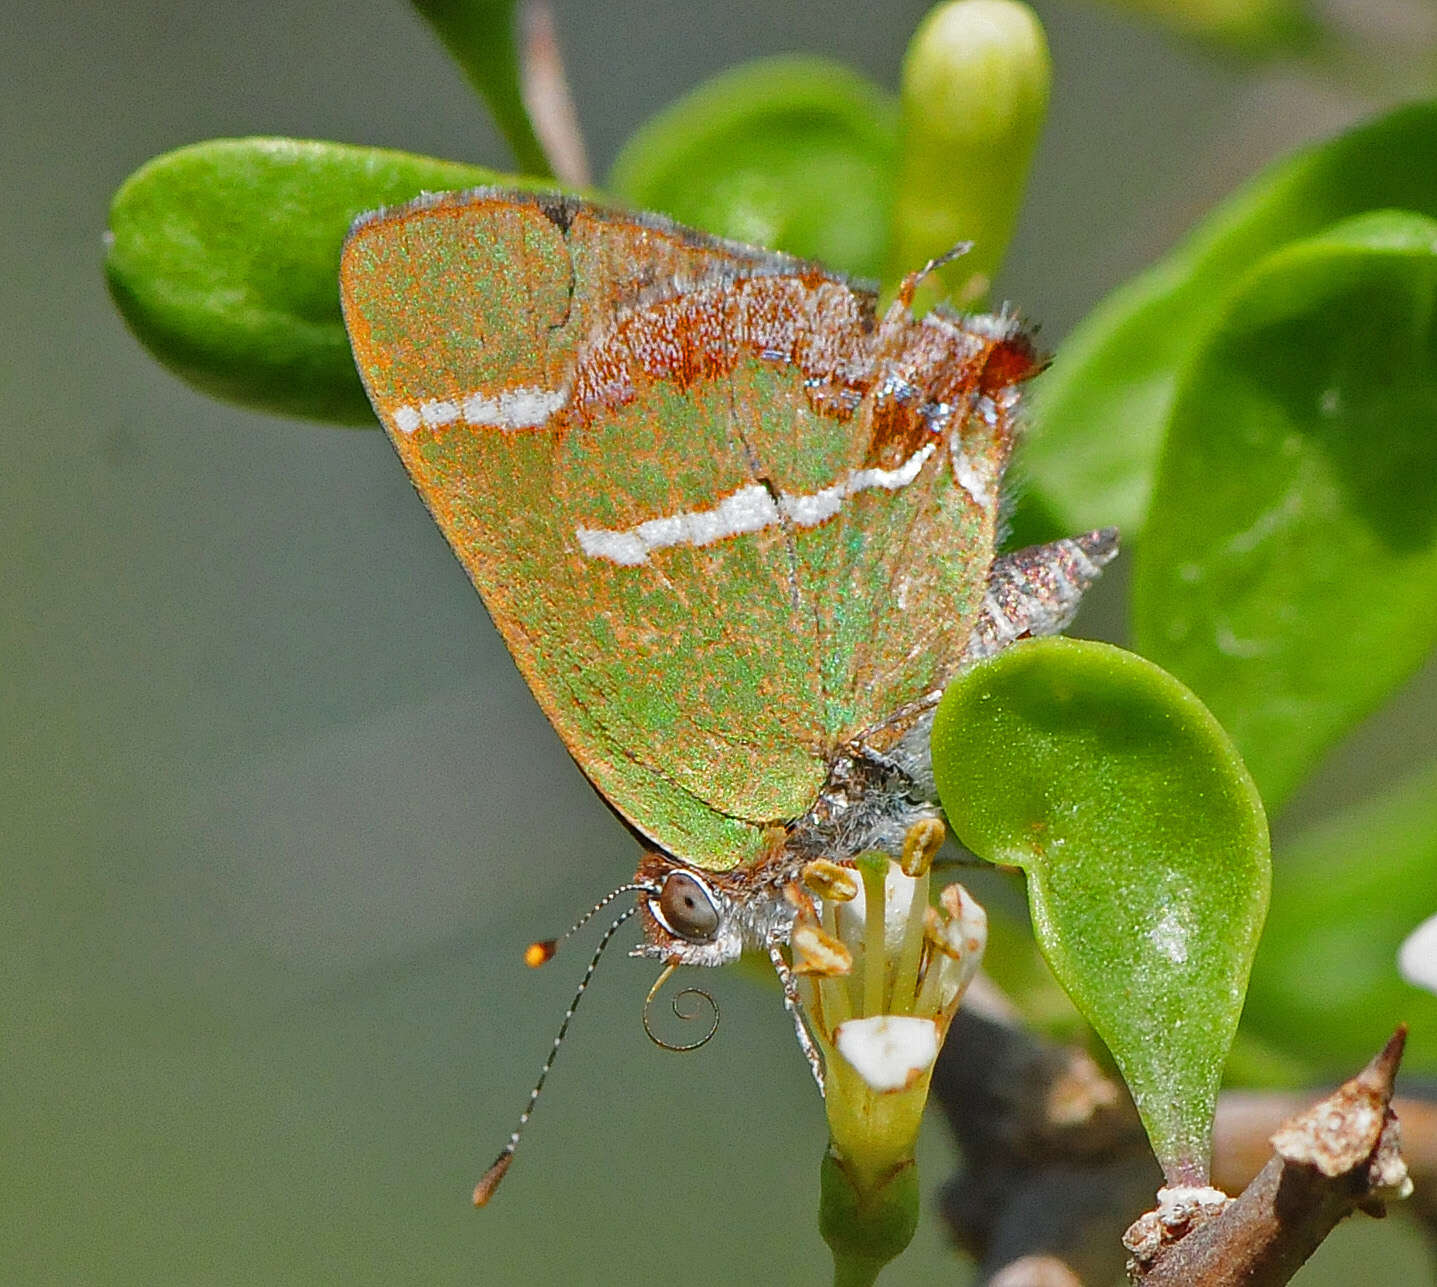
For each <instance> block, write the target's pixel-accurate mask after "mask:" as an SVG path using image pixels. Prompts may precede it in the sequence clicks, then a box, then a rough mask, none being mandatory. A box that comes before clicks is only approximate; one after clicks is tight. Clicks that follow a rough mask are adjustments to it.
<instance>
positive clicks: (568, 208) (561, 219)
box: [535, 193, 580, 236]
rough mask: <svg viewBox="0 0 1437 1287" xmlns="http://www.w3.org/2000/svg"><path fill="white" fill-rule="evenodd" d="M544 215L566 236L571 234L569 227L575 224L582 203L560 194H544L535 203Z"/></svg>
mask: <svg viewBox="0 0 1437 1287" xmlns="http://www.w3.org/2000/svg"><path fill="white" fill-rule="evenodd" d="M535 204H536V205H537V206H538V207H539V209H540V210H541V211H542V212H543V215H544V217H545V218H546V219H548V221H549V222H550V223H552V224H553V225H554V227H556V228H557V229H558V230H559V231H560V232H562V233H563V234H564V235H565V236H567V235H568V233H569V226H570V225H571V224H572V223H573V222H574V216H575V215H576V214H577V213H578V211H579V206H580V202H578V201H577V200H575V199H574V198H572V197H565V196H561V195H560V194H558V193H544V194H542V195H541V196H539V197H538V198H537V200H536V202H535Z"/></svg>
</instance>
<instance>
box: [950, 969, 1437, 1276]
mask: <svg viewBox="0 0 1437 1287" xmlns="http://www.w3.org/2000/svg"><path fill="white" fill-rule="evenodd" d="M1397 1053H1399V1047H1398V1046H1394V1045H1392V1044H1389V1047H1388V1049H1387V1050H1386V1051H1384V1055H1383V1056H1379V1059H1378V1060H1377V1061H1374V1065H1373V1067H1372V1068H1369V1069H1368V1070H1367V1071H1366V1072H1365V1073H1364V1074H1362V1076H1360V1077H1359V1078H1357V1079H1355V1080H1354V1082H1352V1083H1349V1085H1348V1086H1347V1087H1344V1088H1343V1089H1342V1090H1340V1091H1339V1092H1338V1093H1337V1095H1336V1096H1334V1097H1333V1098H1332V1099H1331V1100H1327V1101H1324V1102H1323V1103H1322V1104H1320V1105H1318V1106H1317V1107H1316V1108H1311V1107H1310V1105H1311V1102H1312V1101H1311V1098H1310V1096H1304V1095H1300V1094H1286V1093H1273V1092H1265V1093H1257V1092H1229V1093H1227V1094H1224V1095H1223V1096H1222V1098H1221V1100H1220V1101H1219V1106H1218V1115H1217V1123H1216V1129H1215V1133H1214V1162H1213V1174H1214V1183H1216V1184H1217V1185H1218V1186H1220V1187H1221V1188H1223V1189H1225V1190H1226V1191H1227V1192H1230V1193H1231V1192H1236V1191H1238V1190H1240V1189H1242V1188H1244V1187H1245V1186H1246V1185H1248V1182H1249V1181H1251V1180H1252V1179H1253V1177H1254V1176H1255V1175H1257V1174H1258V1172H1259V1171H1261V1170H1262V1168H1263V1167H1264V1165H1265V1164H1266V1163H1268V1162H1269V1159H1272V1148H1273V1145H1272V1142H1271V1140H1272V1137H1273V1136H1274V1135H1275V1134H1276V1133H1278V1132H1279V1131H1280V1129H1281V1128H1282V1126H1283V1124H1284V1123H1285V1122H1287V1121H1289V1120H1290V1119H1294V1118H1296V1119H1297V1120H1298V1121H1299V1122H1301V1121H1307V1122H1308V1123H1309V1126H1310V1125H1311V1123H1312V1122H1313V1121H1315V1120H1317V1119H1318V1118H1321V1116H1322V1114H1323V1113H1324V1112H1330V1110H1331V1105H1332V1103H1333V1102H1334V1100H1335V1101H1336V1102H1338V1103H1339V1105H1340V1104H1342V1103H1345V1102H1347V1099H1346V1098H1344V1097H1350V1094H1351V1088H1352V1087H1356V1086H1363V1087H1370V1086H1371V1084H1372V1081H1371V1079H1372V1077H1373V1076H1378V1077H1379V1079H1380V1077H1381V1076H1382V1075H1383V1074H1382V1071H1381V1070H1382V1069H1383V1068H1385V1067H1386V1066H1387V1065H1386V1064H1384V1063H1383V1062H1382V1060H1383V1058H1384V1057H1385V1058H1387V1059H1388V1060H1391V1059H1393V1058H1395V1056H1396V1054H1397ZM1374 1070H1377V1071H1376V1072H1374ZM1392 1070H1393V1071H1395V1064H1393V1065H1392ZM1364 1078H1366V1079H1367V1080H1365V1081H1364ZM1378 1084H1379V1094H1378V1100H1379V1101H1380V1102H1382V1103H1383V1104H1384V1106H1385V1105H1386V1102H1387V1101H1386V1100H1383V1099H1382V1097H1381V1096H1382V1092H1381V1085H1380V1080H1379V1083H1378ZM1360 1093H1363V1094H1366V1093H1369V1091H1362V1092H1360ZM1385 1094H1386V1095H1387V1096H1388V1097H1389V1098H1390V1094H1391V1088H1390V1084H1389V1085H1388V1086H1387V1088H1386V1091H1385ZM933 1099H934V1102H936V1103H938V1104H940V1105H941V1106H942V1108H943V1111H944V1113H945V1115H946V1116H947V1119H948V1122H949V1125H950V1126H951V1128H952V1130H953V1132H954V1134H955V1135H956V1136H957V1138H958V1142H959V1145H960V1147H961V1150H962V1153H963V1157H964V1163H965V1165H964V1169H963V1171H962V1172H961V1173H960V1174H959V1175H958V1176H957V1177H956V1178H954V1179H953V1180H951V1181H950V1182H949V1183H948V1184H947V1186H946V1187H945V1188H944V1190H943V1192H942V1195H941V1204H942V1209H943V1213H944V1216H945V1217H946V1219H947V1222H948V1225H949V1228H950V1231H951V1233H952V1236H953V1238H954V1240H955V1241H956V1242H957V1243H958V1244H959V1245H960V1246H961V1247H963V1248H964V1250H966V1251H967V1252H968V1253H969V1254H970V1255H972V1256H973V1257H974V1258H975V1259H976V1260H977V1261H978V1262H979V1266H980V1274H979V1280H978V1281H979V1282H982V1283H986V1284H988V1287H1059V1285H1061V1287H1074V1284H1079V1283H1102V1282H1111V1281H1113V1279H1114V1278H1116V1277H1117V1276H1118V1274H1119V1272H1120V1270H1121V1268H1122V1264H1123V1260H1124V1254H1123V1250H1122V1248H1121V1246H1120V1245H1119V1240H1118V1237H1117V1231H1118V1230H1120V1229H1121V1228H1123V1226H1124V1225H1125V1224H1126V1223H1127V1221H1128V1220H1129V1219H1130V1218H1131V1215H1130V1213H1131V1212H1132V1211H1133V1210H1135V1209H1138V1208H1140V1207H1142V1206H1146V1205H1147V1204H1149V1203H1150V1202H1151V1200H1152V1198H1151V1195H1152V1193H1153V1191H1154V1190H1155V1189H1156V1188H1157V1185H1158V1184H1159V1183H1161V1176H1160V1173H1159V1171H1158V1168H1157V1165H1156V1163H1155V1162H1154V1160H1153V1157H1152V1153H1151V1151H1150V1149H1149V1147H1148V1143H1147V1140H1146V1138H1145V1136H1144V1135H1143V1132H1142V1129H1141V1126H1140V1124H1139V1122H1138V1119H1137V1113H1136V1111H1135V1110H1134V1108H1133V1106H1132V1103H1131V1100H1130V1099H1129V1098H1128V1095H1127V1092H1126V1090H1125V1089H1124V1088H1123V1087H1122V1086H1121V1085H1120V1084H1119V1083H1118V1082H1117V1081H1115V1080H1114V1079H1112V1078H1110V1077H1108V1076H1106V1075H1105V1074H1104V1073H1103V1072H1102V1071H1101V1070H1100V1069H1099V1068H1097V1066H1096V1065H1094V1064H1093V1062H1092V1061H1091V1059H1089V1058H1088V1056H1087V1055H1086V1054H1085V1053H1084V1052H1082V1051H1081V1050H1078V1049H1075V1048H1064V1047H1059V1046H1056V1045H1054V1044H1052V1043H1050V1042H1046V1041H1043V1040H1040V1039H1039V1038H1037V1037H1035V1036H1034V1035H1033V1034H1031V1033H1030V1032H1028V1031H1027V1029H1026V1028H1024V1027H1023V1024H1022V1020H1021V1018H1020V1016H1019V1015H1018V1014H1017V1012H1016V1011H1015V1010H1013V1008H1012V1007H1011V1006H1010V1005H1009V1004H1008V1003H1007V1001H1006V1000H1005V999H1004V998H1003V997H1002V995H1001V993H999V992H998V991H997V990H996V989H995V988H993V986H992V985H991V983H988V982H987V981H986V980H985V979H983V978H982V976H980V978H979V981H977V982H976V983H975V984H974V988H973V990H972V991H970V993H969V997H968V1000H967V1002H965V1005H964V1009H963V1010H962V1011H960V1012H959V1015H958V1018H957V1019H956V1020H955V1022H954V1026H953V1030H952V1032H951V1034H950V1036H949V1040H948V1042H947V1045H946V1046H945V1050H944V1054H943V1055H942V1056H941V1057H940V1059H939V1062H938V1067H937V1069H935V1073H934V1080H933ZM1391 1107H1392V1108H1393V1109H1395V1110H1396V1112H1397V1113H1398V1114H1399V1115H1400V1116H1401V1118H1402V1123H1403V1150H1404V1152H1405V1154H1406V1156H1407V1159H1408V1162H1409V1164H1410V1166H1411V1169H1412V1175H1413V1179H1414V1180H1415V1181H1416V1184H1417V1189H1418V1192H1417V1197H1418V1200H1417V1202H1416V1203H1414V1204H1413V1205H1414V1214H1417V1215H1419V1216H1421V1217H1425V1216H1427V1214H1428V1211H1427V1208H1431V1209H1432V1211H1433V1212H1434V1221H1437V1105H1434V1104H1432V1103H1429V1102H1426V1101H1423V1100H1416V1099H1400V1100H1396V1101H1392V1104H1391ZM1344 1120H1345V1119H1344ZM1373 1120H1374V1121H1375V1120H1376V1118H1374V1119H1373ZM1382 1120H1383V1121H1385V1120H1386V1119H1385V1116H1384V1117H1383V1119H1382ZM1283 1138H1284V1137H1283V1136H1279V1139H1280V1140H1281V1139H1283ZM1395 1139H1396V1135H1395V1129H1393V1130H1389V1131H1388V1132H1387V1133H1386V1134H1383V1135H1380V1139H1379V1141H1378V1142H1379V1143H1380V1146H1381V1147H1380V1149H1379V1150H1378V1154H1379V1156H1380V1160H1381V1166H1382V1167H1386V1166H1389V1164H1390V1163H1392V1162H1393V1161H1394V1160H1395V1152H1394V1147H1395ZM1368 1152H1369V1154H1371V1153H1372V1152H1373V1150H1372V1149H1371V1148H1369V1150H1368ZM1298 1153H1299V1155H1300V1150H1298ZM1273 1161H1274V1165H1275V1167H1276V1169H1277V1171H1278V1172H1279V1173H1280V1177H1281V1175H1282V1174H1286V1173H1287V1172H1294V1174H1295V1176H1296V1177H1297V1178H1288V1179H1286V1180H1285V1181H1282V1180H1281V1178H1279V1182H1280V1183H1281V1184H1282V1189H1281V1203H1282V1204H1283V1205H1282V1210H1283V1212H1284V1213H1286V1212H1287V1211H1288V1210H1289V1206H1288V1204H1289V1203H1290V1201H1292V1200H1294V1199H1299V1198H1301V1196H1302V1187H1301V1180H1302V1171H1303V1163H1302V1162H1301V1158H1300V1156H1294V1157H1293V1158H1290V1159H1286V1160H1282V1161H1277V1160H1276V1159H1274V1160H1273ZM1369 1161H1370V1158H1369ZM1294 1168H1296V1169H1295V1170H1294ZM1308 1169H1310V1168H1308ZM1380 1169H1381V1167H1379V1170H1380ZM1357 1171H1358V1172H1359V1173H1362V1174H1367V1175H1368V1179H1367V1180H1364V1181H1361V1182H1360V1183H1358V1188H1359V1189H1360V1188H1361V1187H1362V1185H1363V1184H1366V1185H1368V1186H1369V1188H1370V1186H1371V1184H1372V1179H1371V1174H1370V1167H1369V1170H1368V1172H1362V1168H1361V1167H1358V1168H1357ZM1394 1173H1395V1172H1394ZM1349 1178H1351V1177H1349ZM1334 1183H1335V1182H1334V1181H1332V1180H1329V1179H1327V1178H1326V1177H1324V1179H1323V1181H1322V1182H1321V1183H1320V1184H1319V1185H1317V1188H1318V1190H1319V1191H1321V1190H1324V1189H1331V1188H1332V1187H1333V1186H1334ZM1337 1187H1339V1188H1340V1187H1341V1185H1340V1184H1338V1185H1337ZM1379 1187H1380V1186H1379ZM1259 1192H1260V1190H1259V1189H1257V1188H1254V1190H1253V1193H1252V1195H1251V1196H1249V1195H1247V1194H1244V1196H1243V1199H1241V1201H1243V1202H1250V1201H1253V1200H1254V1199H1256V1197H1257V1196H1258V1194H1259ZM1369 1196H1374V1195H1372V1194H1369ZM1388 1196H1390V1195H1388ZM1424 1199H1425V1201H1424ZM1220 1201H1221V1200H1220V1199H1219V1202H1220ZM1364 1201H1365V1200H1364V1199H1363V1198H1362V1197H1361V1196H1360V1195H1356V1196H1348V1197H1345V1198H1343V1200H1342V1204H1340V1210H1339V1213H1338V1214H1337V1215H1336V1216H1332V1218H1331V1223H1335V1222H1336V1219H1338V1218H1340V1216H1341V1214H1345V1213H1346V1212H1347V1211H1350V1210H1352V1209H1353V1208H1354V1207H1355V1206H1360V1205H1362V1204H1363V1202H1364ZM1308 1205H1311V1203H1310V1202H1309V1204H1308ZM1243 1210H1245V1208H1241V1207H1240V1208H1239V1214H1240V1215H1241V1213H1242V1211H1243ZM1324 1218H1326V1217H1324ZM1313 1227H1314V1228H1316V1227H1318V1226H1317V1225H1316V1224H1314V1226H1313ZM1327 1227H1328V1228H1330V1227H1331V1224H1330V1223H1329V1224H1328V1226H1327ZM1433 1228H1434V1229H1437V1223H1434V1224H1433ZM1325 1232H1326V1231H1325V1230H1323V1233H1324V1234H1325ZM1208 1236H1211V1235H1208ZM1319 1241H1320V1239H1319ZM1174 1245H1179V1244H1174ZM1195 1245H1196V1244H1195ZM1312 1245H1313V1246H1315V1245H1316V1244H1315V1243H1314V1244H1312ZM1310 1250H1311V1248H1308V1252H1309V1253H1310ZM1234 1254H1235V1253H1234ZM1295 1263H1298V1262H1295ZM1186 1272H1187V1271H1185V1270H1184V1271H1180V1272H1176V1273H1175V1274H1174V1276H1172V1277H1171V1278H1170V1279H1168V1280H1167V1281H1169V1282H1182V1283H1184V1284H1194V1285H1195V1284H1199V1283H1201V1282H1203V1281H1204V1280H1201V1279H1197V1278H1190V1277H1188V1276H1186ZM1288 1272H1289V1274H1290V1272H1291V1271H1290V1270H1289V1271H1288ZM1159 1281H1160V1280H1158V1279H1156V1278H1153V1277H1152V1276H1151V1271H1150V1272H1149V1277H1148V1279H1147V1280H1146V1281H1145V1284H1144V1287H1155V1285H1156V1284H1157V1283H1158V1282H1159ZM1213 1281H1214V1282H1223V1281H1227V1280H1224V1279H1215V1280H1213ZM1253 1281H1256V1282H1274V1283H1275V1282H1284V1281H1286V1279H1285V1278H1283V1277H1276V1278H1269V1279H1254V1280H1253Z"/></svg>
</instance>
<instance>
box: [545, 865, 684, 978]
mask: <svg viewBox="0 0 1437 1287" xmlns="http://www.w3.org/2000/svg"><path fill="white" fill-rule="evenodd" d="M658 892H659V891H658V890H657V889H655V888H654V887H653V886H652V885H648V884H643V883H639V884H634V885H620V886H619V887H618V889H613V890H610V891H609V892H608V893H607V894H605V895H604V896H603V897H602V898H601V899H599V901H598V902H597V903H595V904H594V905H593V906H592V907H591V908H589V910H588V911H587V912H585V913H584V914H583V915H582V916H581V917H579V919H578V920H576V921H575V922H574V923H573V924H572V925H570V926H569V928H568V929H566V930H565V931H564V932H563V933H562V934H560V935H559V937H558V938H540V939H535V940H534V942H532V943H530V944H529V946H528V947H526V948H525V949H524V964H525V965H527V966H528V967H529V968H530V969H531V970H537V969H538V968H539V967H540V966H541V965H545V964H547V963H548V962H549V961H552V960H553V959H554V954H555V953H556V952H557V951H558V950H559V945H560V944H561V943H562V942H564V940H565V939H567V938H570V937H571V936H572V935H574V934H577V933H578V932H579V931H580V930H581V929H583V928H584V926H585V925H587V924H588V923H589V922H590V921H591V920H593V919H594V917H595V916H597V915H598V914H599V913H600V912H602V911H603V910H604V908H606V907H607V906H608V905H609V904H610V903H612V902H613V901H614V899H616V898H619V897H621V896H622V895H624V894H649V895H651V896H655V897H656V896H657V895H658ZM627 919H628V917H627V916H625V917H622V918H620V920H618V921H616V922H615V923H614V924H613V925H612V926H611V927H610V929H609V934H612V933H613V932H614V930H616V929H618V928H619V926H620V925H621V924H622V923H623V921H624V920H627ZM609 934H605V935H604V942H606V943H607V942H608V941H609ZM585 982H586V983H587V982H588V980H587V978H586V979H585ZM583 990H584V989H583V988H580V989H579V991H580V992H582V991H583Z"/></svg>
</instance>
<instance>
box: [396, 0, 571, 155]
mask: <svg viewBox="0 0 1437 1287" xmlns="http://www.w3.org/2000/svg"><path fill="white" fill-rule="evenodd" d="M410 3H411V4H412V5H413V6H414V9H415V11H416V12H417V13H418V14H419V15H420V17H422V18H423V19H424V20H425V21H426V22H427V23H428V24H429V25H430V26H431V27H433V28H434V33H435V35H437V36H438V37H439V39H440V40H441V41H442V42H443V44H444V47H445V49H447V50H448V51H449V55H450V57H452V58H453V59H454V61H455V62H457V63H458V64H459V66H460V68H462V69H463V72H464V75H465V78H466V79H467V80H468V81H469V83H470V84H471V85H472V86H473V87H474V88H475V89H476V90H478V91H479V94H480V96H481V97H482V98H483V99H484V102H485V103H486V104H487V105H488V108H489V113H490V115H491V116H493V118H494V123H495V124H496V125H497V126H498V127H499V132H500V133H501V134H502V135H503V136H504V141H505V142H506V143H508V144H509V148H510V150H511V151H512V152H513V153H514V163H515V164H516V165H517V166H518V167H519V169H521V170H523V171H524V172H525V173H527V174H535V175H544V176H549V175H552V174H553V170H552V169H551V168H550V165H549V158H548V157H547V156H545V155H544V148H543V146H542V145H541V144H540V142H539V140H538V137H537V136H536V135H535V133H534V125H533V122H532V121H530V119H529V113H528V111H527V110H526V109H525V107H524V93H523V89H522V86H521V83H520V77H519V55H518V49H517V47H516V44H515V22H514V8H515V0H410Z"/></svg>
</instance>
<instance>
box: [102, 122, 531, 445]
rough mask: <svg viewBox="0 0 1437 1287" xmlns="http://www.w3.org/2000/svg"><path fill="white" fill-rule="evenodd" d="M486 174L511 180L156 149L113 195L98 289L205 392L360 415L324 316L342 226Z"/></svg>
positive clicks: (417, 168)
mask: <svg viewBox="0 0 1437 1287" xmlns="http://www.w3.org/2000/svg"><path fill="white" fill-rule="evenodd" d="M495 182H504V183H511V184H520V185H524V184H525V181H524V180H516V179H513V178H509V177H508V176H503V175H497V174H495V173H494V172H493V171H492V170H483V169H480V168H479V167H477V166H472V165H459V164H457V163H456V162H452V161H437V160H434V159H432V158H430V157H422V156H411V155H409V154H408V153H405V152H390V151H386V150H384V149H381V148H367V147H349V146H346V145H344V144H340V143H316V142H309V141H304V140H298V139H276V138H253V139H216V140H213V141H211V142H208V143H196V144H194V145H193V146H191V147H185V148H180V149H179V150H178V151H175V152H168V153H166V154H165V155H163V156H159V157H156V158H155V159H154V160H153V161H150V162H149V163H148V164H146V165H144V166H142V167H141V168H140V169H139V170H137V171H136V172H135V173H134V174H132V175H131V176H130V177H129V178H128V179H127V180H126V181H125V183H124V184H123V186H122V187H121V188H120V190H119V191H118V192H117V193H116V194H115V197H114V200H113V201H112V203H111V205H110V224H109V236H108V251H107V254H106V258H105V273H106V276H107V278H108V281H109V286H110V293H111V294H112V295H113V296H114V299H115V303H116V305H117V306H118V307H119V309H120V312H121V313H122V314H124V317H125V320H126V321H127V322H128V323H129V325H130V329H131V330H132V331H134V333H135V335H136V336H137V337H138V338H139V340H140V342H141V343H142V344H144V345H145V347H146V348H147V349H149V350H150V352H151V353H152V354H153V355H154V356H155V357H156V358H158V359H159V360H160V361H161V362H163V363H164V364H165V365H166V366H167V367H169V368H170V369H171V370H172V371H174V372H175V374H177V375H179V376H180V377H182V378H183V379H185V380H187V381H189V383H191V384H193V385H195V386H196V387H197V388H199V389H202V390H203V391H204V392H206V393H209V394H212V395H213V396H215V397H217V398H224V399H227V400H228V401H231V402H238V403H241V404H242V405H244V406H249V407H254V408H257V409H259V410H263V411H272V412H275V413H277V414H280V415H290V416H307V417H311V418H314V419H318V420H335V421H339V422H341V423H347V424H363V425H374V424H377V421H376V420H375V419H374V413H373V412H372V411H371V410H370V407H369V399H368V398H367V397H366V396H365V393H364V389H363V387H362V386H361V384H360V382H359V376H358V374H357V373H356V372H355V369H354V362H353V360H352V358H351V357H350V353H349V340H348V338H347V337H346V335H345V333H344V322H343V320H342V319H341V317H340V313H339V280H338V272H339V248H340V245H341V243H342V242H343V241H344V235H345V233H346V232H347V231H348V230H349V225H350V224H351V223H352V222H353V220H354V218H355V216H356V215H359V214H362V213H363V212H364V211H366V210H373V209H375V208H376V207H378V206H384V205H392V204H394V203H396V202H400V201H406V200H408V199H410V198H411V197H415V196H418V195H419V194H420V193H421V192H424V191H426V190H442V189H446V188H467V187H473V186H474V185H476V184H483V183H495ZM529 182H530V183H532V181H529Z"/></svg>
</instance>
